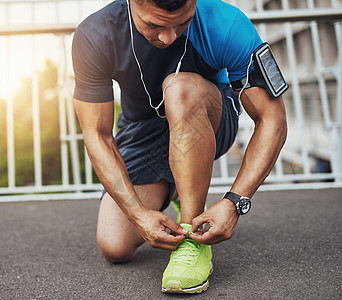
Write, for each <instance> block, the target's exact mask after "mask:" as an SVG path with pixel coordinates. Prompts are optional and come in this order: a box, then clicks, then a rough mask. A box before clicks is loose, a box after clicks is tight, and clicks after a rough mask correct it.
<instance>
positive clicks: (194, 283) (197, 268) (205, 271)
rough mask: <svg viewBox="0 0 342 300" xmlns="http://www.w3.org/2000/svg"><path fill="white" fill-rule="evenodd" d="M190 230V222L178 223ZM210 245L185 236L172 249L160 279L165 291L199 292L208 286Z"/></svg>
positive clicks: (211, 267)
mask: <svg viewBox="0 0 342 300" xmlns="http://www.w3.org/2000/svg"><path fill="white" fill-rule="evenodd" d="M180 225H181V226H182V227H183V228H185V229H187V230H189V231H190V229H191V225H190V224H180ZM211 258H212V253H211V246H209V245H203V244H200V243H197V242H195V241H194V240H192V239H190V238H186V239H185V240H184V241H183V242H182V243H181V244H180V245H179V246H178V247H177V249H176V250H174V251H172V253H171V256H170V262H169V264H168V265H167V267H166V269H165V271H164V274H163V280H162V292H165V293H180V294H187V293H189V294H190V293H201V292H203V291H205V290H206V289H207V288H208V287H209V281H208V277H209V275H210V274H211V273H212V271H213V266H212V263H211Z"/></svg>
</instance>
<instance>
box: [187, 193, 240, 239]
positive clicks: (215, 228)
mask: <svg viewBox="0 0 342 300" xmlns="http://www.w3.org/2000/svg"><path fill="white" fill-rule="evenodd" d="M238 219H239V215H238V213H237V211H236V206H235V205H234V204H233V203H232V202H231V201H230V200H228V199H222V200H221V201H219V202H217V203H215V204H214V205H213V206H211V207H210V208H209V209H208V210H207V211H205V212H204V213H202V214H201V215H199V216H198V217H196V218H194V219H193V220H192V228H191V231H192V232H195V233H194V234H190V238H192V239H193V240H194V241H196V242H199V243H201V244H207V245H213V244H217V243H219V242H222V241H224V240H228V239H230V238H231V237H232V236H233V233H234V229H235V227H236V224H237V222H238ZM204 223H208V224H209V225H210V229H209V230H208V231H203V230H199V231H198V228H199V227H200V226H201V225H202V224H204Z"/></svg>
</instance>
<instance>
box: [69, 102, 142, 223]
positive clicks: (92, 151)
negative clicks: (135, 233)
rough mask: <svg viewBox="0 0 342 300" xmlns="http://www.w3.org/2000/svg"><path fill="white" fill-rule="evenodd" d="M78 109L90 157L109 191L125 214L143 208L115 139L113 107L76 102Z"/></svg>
mask: <svg viewBox="0 0 342 300" xmlns="http://www.w3.org/2000/svg"><path fill="white" fill-rule="evenodd" d="M74 103H75V109H76V113H77V116H78V119H79V121H80V125H81V129H82V132H83V140H84V143H85V145H86V148H87V151H88V155H89V158H90V160H91V162H92V164H93V167H94V169H95V172H96V174H97V176H98V177H99V180H100V181H101V183H102V184H103V186H104V188H105V189H106V191H107V192H108V193H109V194H110V195H111V196H112V197H113V198H114V199H115V200H116V202H117V203H118V205H119V206H120V208H121V209H122V210H123V211H124V212H125V214H126V215H128V216H129V215H131V214H132V213H133V211H134V209H139V208H140V209H141V208H142V204H141V203H140V201H139V199H138V197H137V195H136V193H135V191H134V188H133V185H132V184H131V182H130V180H129V177H128V173H127V170H126V166H125V163H124V161H123V158H122V156H121V154H120V152H119V150H118V148H117V146H116V143H115V141H114V138H113V133H112V129H113V124H114V123H113V122H114V104H113V102H105V103H88V102H83V101H79V100H76V99H75V101H74Z"/></svg>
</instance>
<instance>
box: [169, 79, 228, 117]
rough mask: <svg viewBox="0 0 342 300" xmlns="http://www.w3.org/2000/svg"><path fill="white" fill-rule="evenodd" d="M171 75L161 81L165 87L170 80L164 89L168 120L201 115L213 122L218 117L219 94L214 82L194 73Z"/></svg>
mask: <svg viewBox="0 0 342 300" xmlns="http://www.w3.org/2000/svg"><path fill="white" fill-rule="evenodd" d="M173 77H174V74H170V75H169V76H168V77H166V78H165V80H164V82H163V89H165V87H166V86H167V85H168V83H169V82H170V80H172V82H171V83H170V84H169V85H168V86H167V88H166V90H165V112H166V116H167V118H168V120H169V121H172V120H175V121H177V120H179V119H180V118H185V119H188V118H192V117H196V118H200V117H201V116H203V117H205V118H206V117H209V119H210V122H212V123H215V122H217V121H216V120H219V119H220V116H221V111H222V100H221V94H220V92H219V90H218V88H217V87H216V86H215V85H214V84H212V83H211V82H209V81H208V80H207V79H205V78H203V77H202V76H201V75H198V74H195V73H187V72H181V73H179V74H178V75H177V76H176V77H174V78H173ZM172 78H173V79H172ZM212 115H213V116H212ZM212 119H213V120H212Z"/></svg>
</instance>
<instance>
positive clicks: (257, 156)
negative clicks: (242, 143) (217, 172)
mask: <svg viewBox="0 0 342 300" xmlns="http://www.w3.org/2000/svg"><path fill="white" fill-rule="evenodd" d="M286 135H287V126H286V121H285V119H284V120H269V121H259V122H257V123H256V127H255V130H254V133H253V135H252V137H251V140H250V141H249V144H248V146H247V149H246V152H245V155H244V158H243V162H242V165H241V168H240V171H239V173H238V175H237V177H236V179H235V182H234V184H233V186H232V188H231V191H232V192H236V193H237V194H239V195H243V196H247V197H252V196H253V195H254V193H255V192H256V190H257V189H258V187H259V186H260V185H261V184H262V183H263V181H264V180H265V178H266V177H267V176H268V174H269V173H270V172H271V170H272V168H273V166H274V164H275V162H276V160H277V158H278V155H279V153H280V150H281V149H282V147H283V145H284V143H285V140H286Z"/></svg>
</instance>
